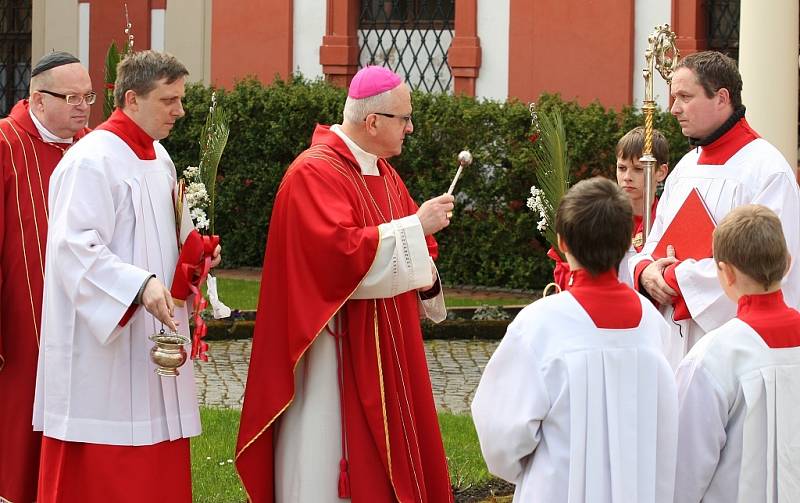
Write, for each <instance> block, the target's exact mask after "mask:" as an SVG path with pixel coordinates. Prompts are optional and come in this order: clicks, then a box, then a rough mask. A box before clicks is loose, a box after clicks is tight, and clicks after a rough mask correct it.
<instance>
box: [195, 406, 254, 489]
mask: <svg viewBox="0 0 800 503" xmlns="http://www.w3.org/2000/svg"><path fill="white" fill-rule="evenodd" d="M239 415H240V412H239V411H238V410H234V409H209V408H205V407H201V408H200V420H201V421H202V423H203V434H202V435H200V436H198V437H194V438H192V493H193V494H192V501H195V502H197V503H238V502H244V501H246V500H247V497H246V496H245V493H244V489H243V488H242V485H241V483H240V482H239V476H238V475H237V474H236V468H235V467H234V465H233V456H234V450H235V448H236V434H237V432H238V430H239Z"/></svg>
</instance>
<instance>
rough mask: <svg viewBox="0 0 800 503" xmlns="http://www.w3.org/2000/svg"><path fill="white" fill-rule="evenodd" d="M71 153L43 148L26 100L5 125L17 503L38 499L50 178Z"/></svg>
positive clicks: (3, 465)
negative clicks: (37, 420)
mask: <svg viewBox="0 0 800 503" xmlns="http://www.w3.org/2000/svg"><path fill="white" fill-rule="evenodd" d="M87 132H88V129H87V130H83V131H81V132H79V133H78V134H77V135H76V136H75V138H73V139H74V140H77V139H79V138H81V137H82V136H83V135H85V134H86V133H87ZM68 147H69V144H59V143H46V142H45V141H44V140H42V138H41V136H39V131H38V130H37V129H36V126H35V125H34V123H33V120H31V117H30V114H29V112H28V101H27V100H23V101H20V102H19V103H17V104H16V105H15V106H14V108H13V110H11V114H10V115H9V116H8V117H6V118H4V119H0V169H1V170H2V178H0V194H2V198H3V199H2V201H0V497H2V498H5V499H7V500H9V501H13V502H15V503H17V502H25V503H28V502H31V501H34V500H35V499H36V478H37V475H38V472H39V445H40V443H41V438H42V435H41V433H39V432H34V431H33V427H32V426H31V423H32V415H33V393H34V388H35V385H36V364H37V359H38V355H39V326H40V323H41V318H42V287H43V276H44V254H45V243H46V242H47V191H48V184H49V182H50V175H51V174H52V173H53V170H54V169H55V167H56V164H58V161H60V160H61V158H62V157H63V155H64V151H65V150H66V149H67V148H68Z"/></svg>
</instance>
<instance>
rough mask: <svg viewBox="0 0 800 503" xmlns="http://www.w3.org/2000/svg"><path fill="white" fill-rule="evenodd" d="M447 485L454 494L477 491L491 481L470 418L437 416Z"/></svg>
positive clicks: (462, 415) (452, 415)
mask: <svg viewBox="0 0 800 503" xmlns="http://www.w3.org/2000/svg"><path fill="white" fill-rule="evenodd" d="M439 427H440V428H441V429H442V441H443V443H444V451H445V453H446V454H447V464H448V466H449V468H450V482H451V483H452V484H453V486H454V487H455V488H456V489H457V490H462V491H463V490H465V489H468V488H470V487H477V486H480V485H483V484H485V483H487V482H489V481H490V480H491V479H492V478H493V477H492V475H490V474H489V470H488V469H487V468H486V463H485V462H484V461H483V456H482V455H481V447H480V444H479V443H478V434H477V433H476V432H475V426H474V425H473V423H472V418H471V417H470V416H468V415H466V414H459V415H455V414H445V413H440V414H439Z"/></svg>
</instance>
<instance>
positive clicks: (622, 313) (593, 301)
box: [568, 269, 642, 329]
mask: <svg viewBox="0 0 800 503" xmlns="http://www.w3.org/2000/svg"><path fill="white" fill-rule="evenodd" d="M572 278H573V279H572V285H571V286H570V287H569V289H568V290H569V293H571V294H572V296H573V297H574V298H575V300H576V301H578V304H580V305H581V307H583V309H584V311H586V313H587V314H588V315H589V317H590V318H591V319H592V321H593V322H594V324H595V326H596V327H597V328H606V329H627V328H636V327H637V326H639V324H640V323H641V321H642V303H641V302H640V301H639V298H638V296H637V295H636V293H635V292H634V291H633V290H631V289H630V288H629V287H628V286H627V285H625V284H624V283H620V281H619V278H618V277H617V271H615V270H614V269H611V270H608V271H605V272H602V273H600V274H598V275H597V276H592V275H591V274H589V273H588V272H587V271H585V270H583V269H579V270H577V271H575V272H574V273H573V277H572Z"/></svg>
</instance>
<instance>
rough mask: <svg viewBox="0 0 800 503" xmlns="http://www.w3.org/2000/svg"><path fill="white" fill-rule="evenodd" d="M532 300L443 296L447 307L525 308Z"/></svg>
mask: <svg viewBox="0 0 800 503" xmlns="http://www.w3.org/2000/svg"><path fill="white" fill-rule="evenodd" d="M533 300H534V299H533V298H523V297H500V298H497V297H462V296H459V295H447V293H445V296H444V302H445V304H446V305H447V307H480V306H527V305H528V304H530V303H531V302H533Z"/></svg>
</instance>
